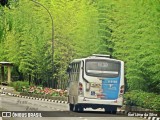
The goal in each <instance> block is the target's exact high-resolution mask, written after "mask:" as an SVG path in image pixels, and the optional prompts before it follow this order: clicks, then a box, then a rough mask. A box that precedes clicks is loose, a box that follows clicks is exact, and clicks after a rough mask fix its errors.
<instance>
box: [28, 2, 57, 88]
mask: <svg viewBox="0 0 160 120" xmlns="http://www.w3.org/2000/svg"><path fill="white" fill-rule="evenodd" d="M31 1H32V2H34V3H36V4H38V5H40V6H42V7H43V8H44V9H45V10H46V11H47V12H48V14H49V16H50V18H51V21H52V83H53V73H54V25H53V17H52V15H51V13H50V12H49V10H48V9H47V8H46V7H45V6H44V5H42V4H41V3H39V2H37V1H35V0H31ZM52 87H54V86H52Z"/></svg>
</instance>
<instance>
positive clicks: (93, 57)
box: [72, 56, 122, 62]
mask: <svg viewBox="0 0 160 120" xmlns="http://www.w3.org/2000/svg"><path fill="white" fill-rule="evenodd" d="M86 59H101V60H113V61H119V62H121V61H122V60H117V59H113V58H108V57H100V56H98V57H97V56H89V57H86V58H80V59H74V60H73V61H72V62H80V61H82V60H86Z"/></svg>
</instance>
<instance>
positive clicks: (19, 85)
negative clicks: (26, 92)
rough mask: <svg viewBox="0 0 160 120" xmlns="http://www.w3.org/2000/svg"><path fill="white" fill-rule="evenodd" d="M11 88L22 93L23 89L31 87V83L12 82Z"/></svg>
mask: <svg viewBox="0 0 160 120" xmlns="http://www.w3.org/2000/svg"><path fill="white" fill-rule="evenodd" d="M10 86H12V87H14V89H15V90H16V91H18V92H21V91H22V87H29V83H28V82H27V81H16V82H11V83H10Z"/></svg>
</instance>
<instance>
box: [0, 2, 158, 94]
mask: <svg viewBox="0 0 160 120" xmlns="http://www.w3.org/2000/svg"><path fill="white" fill-rule="evenodd" d="M38 1H39V3H41V4H42V5H44V6H45V7H46V8H47V9H48V10H49V11H50V13H51V14H52V16H53V19H54V75H53V77H54V82H53V81H51V79H52V64H51V63H52V62H51V61H52V59H51V58H52V49H51V45H52V24H51V19H50V16H49V14H48V13H47V11H46V10H45V9H44V8H43V7H42V6H40V5H38V4H36V3H34V2H32V1H30V0H21V1H17V2H15V1H14V0H10V9H9V8H7V7H2V6H0V61H10V62H13V63H14V65H15V66H14V69H13V72H12V73H13V75H18V76H19V79H20V80H22V79H25V80H28V78H30V79H31V80H32V81H33V80H34V82H36V84H43V85H48V86H49V87H58V88H65V87H66V81H67V76H66V74H65V72H66V71H65V70H66V68H67V66H68V63H69V62H70V61H71V60H72V59H74V58H79V57H86V56H89V55H91V54H93V53H104V54H112V55H113V57H114V58H117V59H121V60H124V61H125V77H126V81H127V90H128V91H130V90H143V91H146V92H154V93H159V91H160V69H159V68H160V60H159V59H160V49H159V48H160V7H159V6H160V1H159V0H147V1H146V0H132V1H130V0H125V1H123V0H119V1H117V0H115V1H114V0H113V1H110V0H61V1H59V0H49V1H48V0H38ZM48 80H49V81H48ZM56 83H58V85H57V84H56Z"/></svg>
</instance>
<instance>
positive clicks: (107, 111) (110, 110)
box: [104, 107, 117, 114]
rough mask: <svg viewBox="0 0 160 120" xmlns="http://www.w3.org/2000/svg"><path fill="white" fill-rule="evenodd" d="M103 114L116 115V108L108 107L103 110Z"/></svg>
mask: <svg viewBox="0 0 160 120" xmlns="http://www.w3.org/2000/svg"><path fill="white" fill-rule="evenodd" d="M104 109H105V113H107V114H116V113H117V107H109V108H104Z"/></svg>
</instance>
